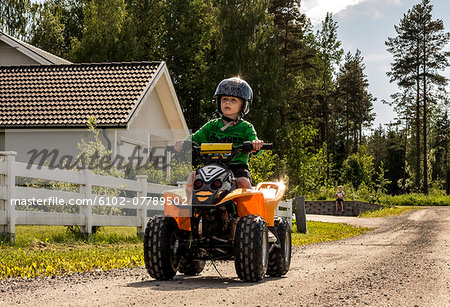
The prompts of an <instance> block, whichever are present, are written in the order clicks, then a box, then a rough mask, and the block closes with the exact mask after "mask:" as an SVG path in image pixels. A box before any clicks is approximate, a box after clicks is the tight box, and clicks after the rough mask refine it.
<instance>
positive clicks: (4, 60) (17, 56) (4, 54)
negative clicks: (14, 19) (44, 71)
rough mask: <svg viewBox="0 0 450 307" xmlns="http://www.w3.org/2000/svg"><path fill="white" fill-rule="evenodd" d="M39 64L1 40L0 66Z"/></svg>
mask: <svg viewBox="0 0 450 307" xmlns="http://www.w3.org/2000/svg"><path fill="white" fill-rule="evenodd" d="M28 64H39V63H38V62H37V61H35V60H33V59H31V58H29V57H27V56H26V55H24V54H23V53H22V52H20V51H17V49H16V48H12V47H11V46H10V45H8V44H6V43H4V42H2V41H0V66H4V65H7V66H13V65H28Z"/></svg>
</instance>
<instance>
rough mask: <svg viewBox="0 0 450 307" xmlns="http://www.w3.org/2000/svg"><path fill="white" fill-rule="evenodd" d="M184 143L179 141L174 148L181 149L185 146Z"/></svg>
mask: <svg viewBox="0 0 450 307" xmlns="http://www.w3.org/2000/svg"><path fill="white" fill-rule="evenodd" d="M183 143H184V141H177V142H176V143H175V145H174V146H173V149H175V151H180V150H181V149H182V148H183Z"/></svg>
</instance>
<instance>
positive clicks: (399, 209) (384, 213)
mask: <svg viewBox="0 0 450 307" xmlns="http://www.w3.org/2000/svg"><path fill="white" fill-rule="evenodd" d="M417 209H423V207H418V206H393V207H384V208H381V209H379V210H375V211H367V212H364V213H361V214H360V215H358V217H365V218H372V217H388V216H393V215H400V214H403V213H405V212H409V211H412V210H417Z"/></svg>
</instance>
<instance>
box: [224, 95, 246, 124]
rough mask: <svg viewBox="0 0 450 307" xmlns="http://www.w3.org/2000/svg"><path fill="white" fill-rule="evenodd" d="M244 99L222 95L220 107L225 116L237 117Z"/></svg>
mask: <svg viewBox="0 0 450 307" xmlns="http://www.w3.org/2000/svg"><path fill="white" fill-rule="evenodd" d="M243 103H244V101H243V100H242V99H241V98H237V97H231V96H222V97H221V99H220V108H221V110H222V113H223V115H225V116H226V117H229V118H232V119H237V117H238V116H239V113H240V112H241V109H242V105H243Z"/></svg>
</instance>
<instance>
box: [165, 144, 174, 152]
mask: <svg viewBox="0 0 450 307" xmlns="http://www.w3.org/2000/svg"><path fill="white" fill-rule="evenodd" d="M166 150H167V151H175V146H170V145H169V146H166Z"/></svg>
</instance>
